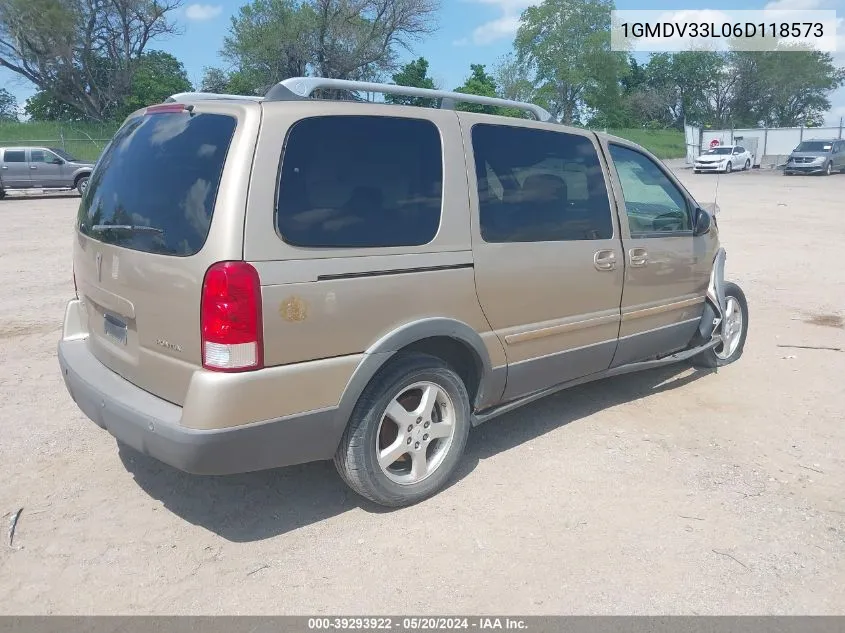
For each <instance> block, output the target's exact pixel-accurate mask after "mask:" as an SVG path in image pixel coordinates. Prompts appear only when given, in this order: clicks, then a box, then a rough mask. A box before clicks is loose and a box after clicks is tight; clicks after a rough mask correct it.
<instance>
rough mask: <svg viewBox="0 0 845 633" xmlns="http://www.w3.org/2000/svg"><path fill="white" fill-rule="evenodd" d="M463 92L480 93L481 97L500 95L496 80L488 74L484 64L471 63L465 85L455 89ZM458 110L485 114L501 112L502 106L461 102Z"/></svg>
mask: <svg viewBox="0 0 845 633" xmlns="http://www.w3.org/2000/svg"><path fill="white" fill-rule="evenodd" d="M454 91H455V92H460V93H462V94H468V95H478V96H480V97H498V96H499V95H498V94H497V93H496V80H495V79H494V78H493V76H492V75H489V74H487V71H486V70H485V67H484V64H470V75H469V77H467V79H466V81H464V83H463V85H461V86H458V87H457V88H455V90H454ZM457 109H458V110H463V111H464V112H480V113H483V114H500V108H498V107H496V106H489V105H481V104H477V103H459V104H458V105H457Z"/></svg>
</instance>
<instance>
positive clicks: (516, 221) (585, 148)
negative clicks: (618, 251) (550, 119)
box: [472, 124, 613, 242]
mask: <svg viewBox="0 0 845 633" xmlns="http://www.w3.org/2000/svg"><path fill="white" fill-rule="evenodd" d="M472 145H473V153H474V155H475V174H476V179H477V180H478V200H479V218H480V222H479V223H480V229H481V237H482V238H483V239H484V241H485V242H552V241H563V240H601V239H610V238H611V237H613V223H612V218H611V210H610V201H609V198H608V195H607V186H606V184H605V180H604V176H603V174H602V169H601V163H599V158H598V154H597V153H596V149H595V146H594V145H593V144H592V142H590V140H589V139H588V138H586V137H584V136H580V135H576V134H568V133H566V132H552V131H546V130H535V129H530V128H521V127H510V126H503V125H488V124H478V125H475V126H473V128H472Z"/></svg>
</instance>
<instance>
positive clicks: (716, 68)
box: [645, 51, 734, 128]
mask: <svg viewBox="0 0 845 633" xmlns="http://www.w3.org/2000/svg"><path fill="white" fill-rule="evenodd" d="M645 72H646V76H647V86H648V88H649V89H650V90H651V91H653V93H655V94H658V95H662V96H663V97H664V98H665V103H666V105H667V106H668V118H669V119H670V120H671V124H672V125H673V126H675V127H678V128H681V127H683V125H684V120H686V121H688V122H690V123H702V124H708V125H720V124H723V123H724V122H725V121H727V120H729V119H730V106H731V104H732V99H731V94H732V92H733V86H734V76H733V75H732V74H731V72H730V69H729V67H728V65H727V57H726V55H725V54H724V53H718V52H714V51H684V52H680V53H675V54H671V53H656V54H654V55H652V56H651V58H650V59H649V62H648V64H647V66H646V69H645Z"/></svg>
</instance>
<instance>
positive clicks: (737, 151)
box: [736, 145, 745, 154]
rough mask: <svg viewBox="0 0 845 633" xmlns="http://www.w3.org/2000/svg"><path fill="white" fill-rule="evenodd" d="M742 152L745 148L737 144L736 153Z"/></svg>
mask: <svg viewBox="0 0 845 633" xmlns="http://www.w3.org/2000/svg"><path fill="white" fill-rule="evenodd" d="M744 152H745V148H744V147H740V146H738V145H737V148H736V153H737V154H743V153H744Z"/></svg>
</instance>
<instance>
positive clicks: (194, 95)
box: [164, 92, 264, 103]
mask: <svg viewBox="0 0 845 633" xmlns="http://www.w3.org/2000/svg"><path fill="white" fill-rule="evenodd" d="M184 99H191V100H193V101H196V100H198V99H230V100H238V101H243V100H244V99H249V100H250V101H262V100H263V99H264V97H256V96H249V95H225V94H218V93H216V92H178V93H176V94H175V95H170V96H169V97H167V99H165V100H164V102H165V103H175V102H177V101H182V100H184Z"/></svg>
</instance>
